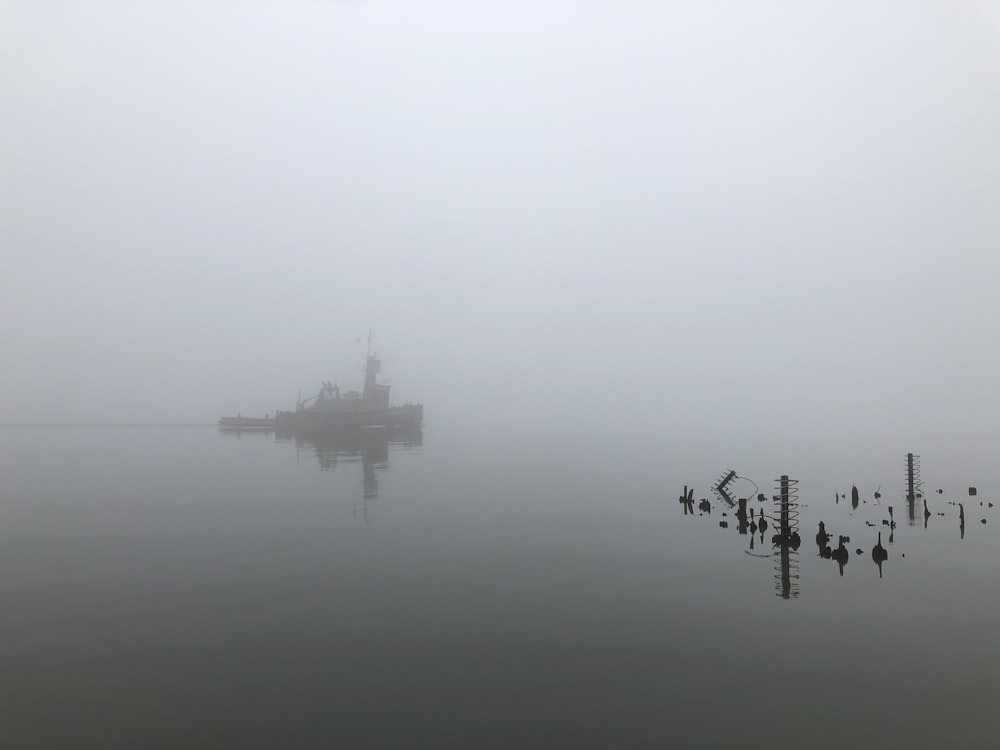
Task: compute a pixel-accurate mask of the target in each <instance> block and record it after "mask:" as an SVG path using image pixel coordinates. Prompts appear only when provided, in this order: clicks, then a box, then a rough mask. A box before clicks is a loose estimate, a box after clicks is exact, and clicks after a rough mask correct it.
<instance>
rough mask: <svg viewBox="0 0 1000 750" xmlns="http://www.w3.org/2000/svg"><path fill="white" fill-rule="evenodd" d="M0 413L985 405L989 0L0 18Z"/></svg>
mask: <svg viewBox="0 0 1000 750" xmlns="http://www.w3.org/2000/svg"><path fill="white" fill-rule="evenodd" d="M0 95H2V98H0V106H2V107H3V110H2V117H0V264H2V265H0V272H2V273H0V316H2V318H0V344H2V352H3V366H2V368H0V421H5V422H10V421H48V420H65V421H91V420H101V421H107V420H110V421H132V420H139V421H147V420H148V421H214V420H215V419H216V418H217V417H218V416H220V415H222V414H224V413H235V412H237V411H242V413H244V414H252V413H261V414H262V413H264V412H265V411H273V410H274V409H275V408H276V407H280V408H291V407H292V406H293V404H294V400H295V396H296V389H297V388H299V387H301V388H302V389H303V392H304V393H307V392H312V391H313V390H315V388H316V387H317V386H318V385H319V381H320V380H321V379H324V378H329V379H332V378H335V377H336V378H339V379H340V380H341V382H342V383H343V382H344V379H345V378H353V380H354V383H355V384H358V383H359V382H360V368H361V358H362V354H363V351H362V349H361V345H358V344H355V343H354V339H355V338H356V337H357V336H359V335H361V334H363V333H364V332H365V331H366V330H367V329H368V328H370V327H371V328H374V329H375V330H376V344H377V348H378V349H379V350H380V351H381V353H382V354H383V355H384V357H385V366H384V371H385V374H386V375H387V376H390V377H392V380H393V384H394V400H395V401H406V400H420V401H423V402H424V404H425V409H426V421H427V423H428V428H429V429H431V428H433V427H434V425H435V423H436V424H437V425H439V426H440V425H443V424H447V425H452V426H459V425H462V424H466V425H491V426H522V427H525V428H529V429H536V428H537V429H544V428H545V427H546V426H548V425H552V424H562V425H566V426H568V427H569V429H587V428H591V427H594V426H606V427H608V428H609V429H615V428H616V426H617V425H619V424H620V423H622V422H624V423H631V424H637V425H638V424H643V425H647V426H649V425H650V424H655V425H661V426H662V428H663V429H695V430H699V429H700V430H703V431H706V432H708V433H711V432H712V431H713V430H718V429H720V427H719V425H720V424H725V425H728V427H727V429H737V430H751V431H754V430H756V431H758V432H759V433H760V434H761V435H766V434H768V433H769V432H771V431H773V430H775V429H778V427H777V426H776V423H775V420H776V415H781V414H790V415H792V417H791V419H793V420H794V421H795V423H796V424H797V425H799V427H800V429H802V430H804V431H806V432H809V431H817V432H818V431H835V432H844V431H849V430H851V429H856V428H858V427H859V426H862V425H863V426H864V428H865V429H866V430H868V429H874V430H883V431H888V432H893V433H896V432H898V433H901V434H909V433H920V432H921V431H922V432H924V433H927V432H933V433H938V434H952V433H954V434H965V435H968V434H973V435H976V434H979V435H983V436H988V435H991V434H992V433H993V432H994V431H995V425H996V423H997V420H998V418H1000V397H998V395H997V383H998V382H1000V362H998V356H1000V355H998V353H997V346H996V342H997V340H998V336H997V334H998V326H1000V316H998V303H997V301H996V290H997V284H998V282H1000V254H998V240H1000V211H998V206H1000V138H998V135H997V134H998V133H1000V6H998V5H997V4H996V3H973V2H958V1H956V0H950V1H948V2H913V1H910V0H907V1H906V2H879V1H874V2H873V1H872V0H867V1H866V2H844V1H843V0H838V1H837V2H811V3H792V2H757V3H750V2H743V1H741V2H704V1H701V2H689V3H684V2H675V3H667V2H664V3H641V2H624V3H611V2H575V3H571V2H541V3H539V2H531V3H528V2H525V3H518V2H504V3H490V4H483V3H474V2H465V3H457V2H455V3H448V2H421V3H415V2H393V1H392V0H383V1H381V2H365V1H364V0H354V1H353V2H298V3H295V2H292V3H263V2H258V3H221V2H208V3H176V2H170V3H151V2H150V3H145V2H144V3H125V2H119V3H108V2H100V1H95V2H88V3H76V4H74V3H66V2H54V3H36V2H7V3H5V4H4V5H3V6H2V7H0Z"/></svg>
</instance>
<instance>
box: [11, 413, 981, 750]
mask: <svg viewBox="0 0 1000 750" xmlns="http://www.w3.org/2000/svg"><path fill="white" fill-rule="evenodd" d="M0 448H2V451H0V469H2V484H0V490H2V495H0V593H2V602H3V605H2V608H0V665H2V669H0V747H3V748H32V749H34V748H57V747H58V748H64V747H72V748H83V747H94V748H113V747H114V748H117V747H137V748H138V747H142V748H148V747H169V748H180V747H184V748H191V747H239V748H247V747H261V748H273V747H290V748H329V747H350V748H366V747H373V748H374V747H379V748H381V747H386V748H414V747H433V748H442V747H462V748H468V747H504V748H527V747H539V748H549V747H572V748H591V747H593V748H607V747H629V748H633V747H668V746H673V747H733V746H737V745H739V746H743V747H812V748H817V747H819V748H826V747H830V748H833V747H842V746H844V745H849V746H852V747H875V746H880V747H888V748H894V747H900V748H903V747H905V748H938V747H968V748H985V747H997V746H1000V712H997V711H996V709H995V702H996V700H997V698H998V697H1000V646H998V645H997V639H998V636H1000V583H998V577H997V575H996V571H997V560H998V559H1000V508H997V509H992V508H989V506H988V503H989V502H991V501H994V500H997V499H998V498H1000V495H998V492H997V491H998V490H1000V481H998V480H1000V477H998V476H997V472H996V471H995V470H994V469H993V468H992V464H991V461H990V460H989V458H988V457H987V456H985V455H984V453H983V452H982V450H981V449H980V450H979V452H978V453H976V452H974V451H969V452H964V453H963V451H962V450H961V447H957V448H956V447H954V446H953V447H952V449H951V450H950V451H949V452H948V456H949V457H948V459H947V460H945V459H944V458H943V452H940V453H934V452H933V451H927V450H923V454H922V456H923V479H924V482H925V485H924V491H925V493H926V497H927V500H928V503H929V507H930V510H931V512H932V515H931V516H930V517H929V518H928V519H927V526H926V528H925V527H924V514H923V508H922V506H921V505H919V504H918V505H917V511H916V513H915V517H914V519H913V521H912V522H911V521H910V520H909V519H908V518H907V507H906V503H905V501H903V500H902V493H903V489H904V484H903V482H904V479H903V473H904V469H903V456H904V454H905V451H906V450H917V451H918V452H920V450H921V446H907V445H898V446H897V445H894V444H888V445H870V446H863V445H861V446H859V445H856V444H846V443H845V444H840V445H837V444H833V443H828V444H822V445H820V444H811V445H800V446H798V447H797V448H796V449H786V450H784V451H782V452H781V454H778V453H772V452H769V451H768V450H767V449H766V448H764V447H761V446H759V445H756V446H755V445H754V444H753V441H750V440H748V441H747V444H746V445H740V444H738V443H734V442H733V441H732V440H730V441H726V442H725V444H724V445H723V441H719V443H718V444H717V445H714V446H712V445H708V444H707V443H705V444H704V445H700V446H699V445H688V446H678V445H671V446H668V445H667V444H665V443H660V442H657V441H655V440H649V439H639V438H635V439H631V438H625V439H617V438H616V439H611V438H608V439H606V440H601V439H589V440H583V439H580V438H579V436H577V437H575V438H572V439H567V440H564V441H554V440H543V439H541V438H536V439H524V438H520V439H514V438H504V437H497V436H475V437H470V436H468V435H466V436H463V437H461V438H458V437H456V438H448V437H445V436H435V434H434V433H433V431H431V430H427V431H426V432H425V433H424V435H423V436H422V439H421V440H414V439H412V438H411V439H409V441H408V442H402V443H388V444H387V443H386V442H385V441H384V440H381V439H380V438H379V437H378V436H377V435H373V436H372V437H370V438H368V439H364V440H354V441H346V442H339V443H338V442H336V441H332V442H327V443H324V444H321V445H316V444H314V443H308V442H301V443H297V442H296V441H294V440H279V439H277V438H276V437H275V436H274V435H242V436H240V437H236V436H232V435H224V434H220V433H219V432H218V431H216V430H215V429H214V428H207V427H191V428H61V429H55V428H50V429H42V428H30V429H29V428H17V429H14V428H6V429H3V430H0ZM728 468H732V469H735V470H736V471H737V472H738V473H739V474H740V475H741V476H742V475H745V476H748V477H750V478H752V479H753V481H755V482H756V483H757V484H758V485H760V490H761V491H762V492H764V493H765V494H766V495H767V496H768V497H770V496H771V494H772V493H773V491H774V490H773V486H774V485H773V482H772V480H773V479H774V477H776V476H778V475H780V474H782V473H785V474H789V475H791V476H793V477H794V478H797V479H798V480H799V482H800V484H799V487H800V488H801V490H800V499H801V502H802V508H801V527H800V529H801V535H802V544H801V547H800V548H799V550H798V553H797V554H794V555H791V556H790V560H789V569H788V571H787V584H786V585H785V586H784V591H787V593H788V595H789V598H788V599H785V598H783V597H782V596H781V594H782V593H783V585H782V581H781V578H782V573H783V571H782V570H781V565H780V561H779V558H777V557H775V556H772V555H771V552H772V549H771V543H770V538H771V535H772V533H773V529H768V530H767V532H766V533H765V534H764V538H763V539H762V538H761V535H760V533H758V534H757V535H756V537H755V538H754V547H753V549H752V550H751V548H750V538H751V537H750V535H749V534H748V535H742V536H741V535H740V534H739V529H738V524H737V521H736V519H735V518H734V517H733V513H732V510H731V509H729V508H725V507H722V506H721V504H720V503H719V501H718V499H717V498H715V497H714V496H713V495H712V493H711V492H710V487H711V484H712V482H713V481H714V480H715V479H716V478H717V477H718V476H719V475H720V474H722V473H723V470H725V469H728ZM684 484H689V485H693V487H694V489H695V507H694V514H693V515H685V514H684V512H683V506H682V505H681V504H680V503H679V502H678V496H679V494H680V492H681V488H682V486H683V485H684ZM855 484H856V485H857V486H858V488H859V495H860V502H859V506H858V508H857V509H856V510H855V509H853V508H852V507H851V502H850V490H851V486H852V485H855ZM969 485H976V486H977V488H978V494H977V496H976V497H969V495H968V490H967V488H968V486H969ZM939 487H940V488H942V489H944V490H945V492H944V494H941V495H939V494H937V492H936V490H937V489H938V488H939ZM878 488H881V494H882V498H881V500H880V501H879V502H878V503H876V500H875V498H874V492H875V490H876V489H878ZM752 489H753V488H752V486H751V484H750V483H749V482H737V483H736V485H735V494H736V495H742V496H746V495H748V494H751V493H750V491H751V490H752ZM835 493H847V495H848V496H847V498H846V499H841V500H840V502H839V503H835ZM701 498H708V499H710V500H711V501H712V506H713V507H712V511H711V513H710V514H707V515H702V514H700V513H699V511H698V503H697V501H698V500H700V499H701ZM980 501H982V502H983V503H984V504H983V505H982V506H980V504H979V503H980ZM950 502H956V503H957V502H962V503H963V504H964V508H965V514H966V525H965V530H964V538H962V532H961V530H960V526H959V517H958V507H957V505H951V504H949V503H950ZM889 505H892V506H893V507H894V513H895V516H894V517H895V519H896V521H897V528H896V529H895V530H894V534H893V541H892V543H891V544H890V543H888V533H889V531H890V529H889V527H887V526H883V525H882V519H888V513H887V507H888V506H889ZM750 506H751V507H754V508H755V509H756V508H761V507H766V508H767V510H768V512H769V513H770V512H771V503H770V501H769V502H767V503H758V502H757V501H756V500H755V499H754V500H752V501H751V503H750ZM723 512H726V513H727V514H728V515H727V516H725V517H723V516H722V513H723ZM938 513H944V514H945V515H943V516H940V515H938ZM982 519H986V520H987V523H986V524H985V525H983V524H982V523H981V520H982ZM821 520H822V521H825V523H826V525H827V530H828V531H829V532H831V533H832V534H833V540H832V544H833V546H836V542H837V535H838V534H847V535H849V536H850V537H851V542H850V543H849V544H848V545H847V547H849V549H850V559H849V561H848V562H847V564H846V565H845V566H844V570H843V574H841V571H840V569H839V566H838V564H837V563H836V562H835V561H833V560H830V559H823V558H822V557H820V556H819V553H818V546H817V544H816V540H815V535H816V531H817V523H818V522H819V521H821ZM720 521H725V522H727V523H728V528H721V527H720V525H719V523H720ZM866 522H868V523H873V524H876V525H875V526H868V525H866ZM879 531H881V532H882V534H883V544H884V546H885V548H886V549H887V551H888V555H889V557H888V560H887V561H886V562H885V563H884V565H883V570H882V577H881V578H880V576H879V570H878V568H877V567H876V565H875V563H874V562H873V560H872V557H871V550H872V547H873V546H874V544H875V541H876V534H877V532H879ZM857 548H862V549H863V551H864V554H863V555H857V554H856V552H855V551H856V549H857ZM760 554H763V555H765V557H759V556H757V555H760ZM903 555H905V557H903Z"/></svg>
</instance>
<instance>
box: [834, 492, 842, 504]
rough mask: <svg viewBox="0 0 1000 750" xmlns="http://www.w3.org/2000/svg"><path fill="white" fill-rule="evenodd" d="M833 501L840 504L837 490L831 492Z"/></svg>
mask: <svg viewBox="0 0 1000 750" xmlns="http://www.w3.org/2000/svg"><path fill="white" fill-rule="evenodd" d="M833 503H834V505H840V493H839V492H834V493H833Z"/></svg>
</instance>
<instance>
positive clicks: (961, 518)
mask: <svg viewBox="0 0 1000 750" xmlns="http://www.w3.org/2000/svg"><path fill="white" fill-rule="evenodd" d="M958 532H959V534H960V535H961V536H960V538H961V539H965V506H964V505H962V503H959V504H958Z"/></svg>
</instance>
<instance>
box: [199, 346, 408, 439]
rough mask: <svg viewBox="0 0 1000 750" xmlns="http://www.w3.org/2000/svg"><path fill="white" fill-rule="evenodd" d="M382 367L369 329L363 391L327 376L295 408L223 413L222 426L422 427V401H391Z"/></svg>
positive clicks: (308, 429)
mask: <svg viewBox="0 0 1000 750" xmlns="http://www.w3.org/2000/svg"><path fill="white" fill-rule="evenodd" d="M381 367H382V360H381V359H380V358H379V356H378V354H376V353H374V352H372V337H371V332H370V331H369V332H368V352H367V355H366V358H365V386H364V390H363V391H361V393H358V392H357V391H348V392H347V393H343V394H342V393H341V392H340V388H339V387H338V386H337V385H336V384H334V383H331V382H330V381H328V380H324V381H323V386H322V388H320V391H319V393H317V394H316V395H315V396H310V397H309V398H306V399H303V400H301V401H299V402H298V404H296V407H295V411H278V412H276V413H275V415H274V416H273V417H271V416H265V417H244V416H243V415H242V414H241V415H238V416H235V417H223V418H222V419H220V420H219V427H220V428H222V429H226V430H275V431H282V432H295V433H300V434H301V433H306V434H308V433H318V432H329V431H336V430H343V429H350V428H363V427H390V428H419V427H420V426H421V424H422V423H423V419H424V407H423V405H422V404H409V403H407V404H403V405H402V406H390V405H389V386H388V385H385V384H383V383H379V382H378V381H377V375H378V373H379V370H380V369H381Z"/></svg>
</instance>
